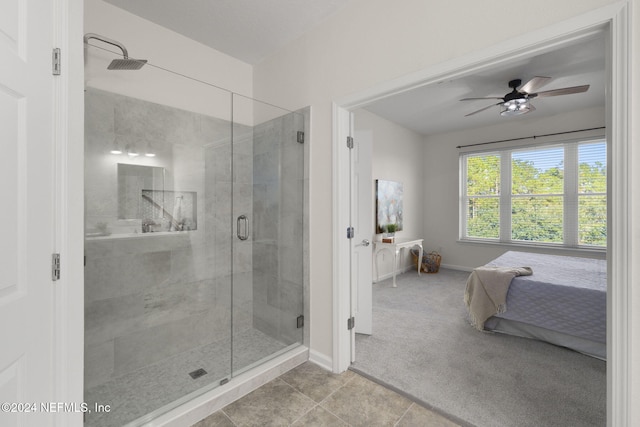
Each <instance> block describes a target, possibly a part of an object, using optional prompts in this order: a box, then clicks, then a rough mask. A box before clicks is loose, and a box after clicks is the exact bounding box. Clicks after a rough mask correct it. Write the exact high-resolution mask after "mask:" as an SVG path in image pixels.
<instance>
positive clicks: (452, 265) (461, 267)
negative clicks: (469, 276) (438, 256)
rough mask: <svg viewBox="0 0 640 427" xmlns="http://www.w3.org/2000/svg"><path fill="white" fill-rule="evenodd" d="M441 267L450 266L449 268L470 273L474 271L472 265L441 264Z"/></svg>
mask: <svg viewBox="0 0 640 427" xmlns="http://www.w3.org/2000/svg"><path fill="white" fill-rule="evenodd" d="M440 268H448V269H449V270H458V271H468V272H469V273H471V272H472V271H473V268H472V267H465V266H463V265H455V264H441V265H440Z"/></svg>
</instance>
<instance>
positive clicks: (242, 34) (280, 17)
mask: <svg viewBox="0 0 640 427" xmlns="http://www.w3.org/2000/svg"><path fill="white" fill-rule="evenodd" d="M105 1H106V2H107V3H111V4H112V5H114V6H117V7H119V8H121V9H124V10H126V11H128V12H131V13H133V14H134V15H138V16H140V17H142V18H144V19H146V20H148V21H151V22H154V23H156V24H158V25H160V26H162V27H165V28H168V29H170V30H173V31H175V32H176V33H179V34H182V35H184V36H186V37H189V38H190V39H193V40H196V41H198V42H200V43H202V44H204V45H207V46H209V47H212V48H214V49H216V50H219V51H220V52H223V53H226V54H227V55H230V56H233V57H234V58H237V59H240V60H241V61H244V62H247V63H249V64H254V65H255V64H257V63H258V62H260V61H261V60H262V59H264V58H266V57H267V56H269V55H271V54H273V53H275V52H277V51H278V50H279V49H281V48H283V47H284V46H286V45H287V44H289V43H290V42H292V41H293V40H295V39H297V38H299V37H300V36H302V35H303V34H304V33H305V32H307V31H308V30H309V29H311V28H312V27H314V26H315V25H317V24H318V23H320V22H321V21H322V20H324V19H325V18H327V17H328V16H329V15H331V14H333V13H335V12H337V11H338V10H339V9H341V8H342V7H344V6H345V5H346V4H347V3H349V2H350V1H351V0H187V1H176V0H135V1H132V0H105Z"/></svg>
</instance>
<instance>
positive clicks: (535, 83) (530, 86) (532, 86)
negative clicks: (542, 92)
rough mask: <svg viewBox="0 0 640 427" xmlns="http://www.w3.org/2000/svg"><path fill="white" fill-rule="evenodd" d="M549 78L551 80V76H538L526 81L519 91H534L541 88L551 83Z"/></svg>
mask: <svg viewBox="0 0 640 427" xmlns="http://www.w3.org/2000/svg"><path fill="white" fill-rule="evenodd" d="M549 80H551V77H542V76H536V77H534V78H532V79H531V80H529V81H528V82H526V83H525V84H524V85H523V86H522V87H521V88H520V89H518V91H519V92H524V93H533V92H535V91H537V90H538V89H540V88H541V87H542V86H544V85H546V84H547V83H549Z"/></svg>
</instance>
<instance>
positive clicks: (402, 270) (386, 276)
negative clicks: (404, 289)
mask: <svg viewBox="0 0 640 427" xmlns="http://www.w3.org/2000/svg"><path fill="white" fill-rule="evenodd" d="M410 270H415V271H418V267H416V266H415V265H414V264H409V265H405V266H404V267H401V268H399V269H397V270H396V277H397V276H398V275H399V274H402V273H406V272H407V271H410ZM392 277H393V271H392V272H390V273H386V274H382V275H380V277H378V280H376V277H375V272H374V274H373V283H378V282H382V281H383V280H387V279H391V278H392Z"/></svg>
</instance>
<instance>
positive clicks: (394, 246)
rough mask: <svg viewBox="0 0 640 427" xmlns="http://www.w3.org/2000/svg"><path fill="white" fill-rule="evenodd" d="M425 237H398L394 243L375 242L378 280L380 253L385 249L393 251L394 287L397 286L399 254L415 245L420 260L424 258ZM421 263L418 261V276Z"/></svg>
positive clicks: (374, 254)
mask: <svg viewBox="0 0 640 427" xmlns="http://www.w3.org/2000/svg"><path fill="white" fill-rule="evenodd" d="M423 240H424V239H411V238H396V239H395V240H394V242H393V243H383V242H373V245H374V250H373V256H374V258H375V260H374V261H375V265H376V282H377V281H378V280H379V278H380V273H379V272H378V253H379V252H380V251H383V250H389V251H391V252H393V287H394V288H397V287H398V285H396V270H397V269H398V255H399V253H400V251H402V250H404V248H412V247H414V246H417V247H418V260H422V253H423V249H422V241H423ZM420 264H421V262H418V276H419V275H420Z"/></svg>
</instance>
